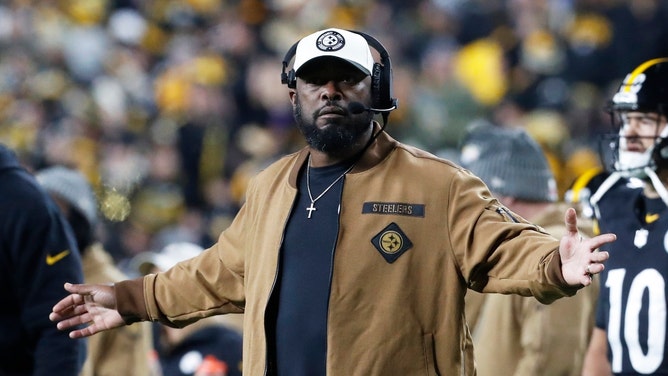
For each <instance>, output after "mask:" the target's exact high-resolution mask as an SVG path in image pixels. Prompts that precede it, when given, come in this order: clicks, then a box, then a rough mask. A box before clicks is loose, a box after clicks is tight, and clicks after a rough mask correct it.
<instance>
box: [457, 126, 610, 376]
mask: <svg viewBox="0 0 668 376" xmlns="http://www.w3.org/2000/svg"><path fill="white" fill-rule="evenodd" d="M461 163H462V166H464V167H466V168H468V169H470V170H471V171H472V172H473V173H474V174H476V175H477V176H479V177H480V178H481V179H482V180H483V181H484V182H486V183H487V185H488V187H489V188H490V190H491V192H492V194H494V196H495V197H496V198H498V199H499V201H500V202H501V203H502V204H504V205H505V206H506V207H508V208H509V209H510V210H512V211H513V212H515V213H517V214H519V215H521V216H522V217H524V218H526V219H528V220H530V221H531V222H533V223H535V224H536V225H538V226H541V227H542V228H543V229H545V231H547V232H548V233H550V234H552V235H554V236H555V237H561V236H563V235H564V234H565V232H566V229H565V227H564V224H563V220H562V213H563V211H564V205H563V204H559V203H557V202H556V201H557V193H556V182H555V179H554V176H553V174H552V171H551V170H550V166H549V164H548V162H547V159H546V158H545V156H544V155H543V152H542V150H541V148H540V146H539V145H538V143H536V142H535V141H534V140H533V139H531V137H530V136H529V135H528V134H527V133H526V132H524V131H523V130H522V129H520V128H516V129H508V128H500V127H497V126H494V125H492V124H490V123H486V122H483V123H480V124H476V125H475V126H473V127H472V128H471V129H470V130H469V132H468V134H467V136H466V137H465V139H464V141H463V143H462V149H461ZM582 223H587V222H583V221H580V224H582ZM580 230H581V231H582V233H585V234H587V235H591V229H583V228H582V227H581V228H580ZM594 282H595V283H593V286H592V287H590V288H588V289H586V290H582V291H579V292H578V293H577V294H576V295H575V296H574V297H571V298H567V299H560V300H558V301H556V302H554V303H552V304H550V305H543V304H541V303H540V302H538V301H536V300H535V299H530V298H526V297H521V296H517V295H500V294H485V295H482V294H478V293H475V292H471V293H469V294H467V297H466V303H467V307H466V310H467V317H469V316H473V317H472V320H475V326H474V327H473V329H472V330H473V344H474V349H475V354H476V365H477V367H478V374H479V375H480V376H513V375H514V376H520V375H524V376H533V375H562V376H576V375H577V376H579V375H580V372H581V369H582V361H583V358H584V353H585V351H586V349H587V344H588V341H589V336H590V333H591V329H592V327H593V324H594V308H595V306H596V298H597V293H598V280H595V281H594ZM483 297H484V298H483ZM476 312H477V314H476Z"/></svg>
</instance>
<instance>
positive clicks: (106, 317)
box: [49, 283, 126, 338]
mask: <svg viewBox="0 0 668 376" xmlns="http://www.w3.org/2000/svg"><path fill="white" fill-rule="evenodd" d="M65 290H67V291H68V292H69V293H70V295H68V296H66V297H65V298H63V299H62V300H60V301H59V302H58V303H56V305H54V306H53V309H52V312H51V314H50V315H49V319H50V320H51V321H54V322H57V324H56V326H57V327H58V329H60V330H67V329H70V328H73V327H77V326H79V325H85V327H84V328H80V329H74V330H72V331H71V332H70V338H81V337H88V336H91V335H93V334H95V333H99V332H101V331H104V330H109V329H113V328H118V327H120V326H123V325H126V323H125V321H123V318H122V317H121V315H120V313H118V311H117V310H116V296H115V294H114V286H109V285H87V284H80V285H73V284H71V283H66V284H65Z"/></svg>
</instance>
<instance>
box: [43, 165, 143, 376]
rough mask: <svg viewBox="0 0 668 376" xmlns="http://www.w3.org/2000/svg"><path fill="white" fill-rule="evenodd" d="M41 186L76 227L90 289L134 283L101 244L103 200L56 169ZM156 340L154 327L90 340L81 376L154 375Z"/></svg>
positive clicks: (77, 177) (75, 175) (81, 179)
mask: <svg viewBox="0 0 668 376" xmlns="http://www.w3.org/2000/svg"><path fill="white" fill-rule="evenodd" d="M36 178H37V181H38V182H39V183H40V184H41V185H42V187H44V188H45V189H46V191H47V192H48V193H49V194H50V195H51V197H52V198H53V199H54V201H55V202H56V204H58V207H59V208H60V210H61V212H62V213H63V214H64V216H65V217H66V218H67V221H68V222H69V223H70V226H71V227H72V230H73V231H74V235H75V238H76V241H77V244H78V246H79V249H80V250H81V254H82V263H83V273H84V282H85V283H94V284H108V283H113V282H118V281H122V280H124V279H127V278H128V277H127V276H126V275H125V274H124V273H123V272H122V271H121V270H120V269H118V268H117V267H116V265H115V264H114V260H113V259H112V257H111V255H109V253H107V251H105V250H104V248H103V247H102V244H101V243H100V242H98V241H97V240H96V237H95V226H96V225H97V222H98V211H97V199H96V197H95V194H94V192H93V189H92V187H91V186H90V184H89V183H88V181H87V180H86V177H85V176H84V175H83V174H81V173H80V172H79V171H77V170H75V169H72V168H68V167H64V166H53V167H49V168H45V169H43V170H40V171H38V172H37V174H36ZM152 351H153V336H152V330H151V326H150V324H148V323H142V324H141V325H135V326H126V327H123V328H118V329H114V330H110V331H108V332H105V333H103V335H100V336H95V337H93V338H90V339H89V340H88V353H87V357H86V362H85V363H84V368H83V370H82V371H81V374H80V376H105V375H108V376H115V375H152V374H155V373H154V372H153V368H152V367H151V362H150V356H151V353H152Z"/></svg>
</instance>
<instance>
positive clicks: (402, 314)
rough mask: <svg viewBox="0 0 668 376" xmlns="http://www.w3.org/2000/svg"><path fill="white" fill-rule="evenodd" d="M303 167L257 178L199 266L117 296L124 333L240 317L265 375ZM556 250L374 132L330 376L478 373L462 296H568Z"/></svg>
mask: <svg viewBox="0 0 668 376" xmlns="http://www.w3.org/2000/svg"><path fill="white" fill-rule="evenodd" d="M376 126H377V125H376ZM307 156H308V150H307V149H303V150H301V151H299V152H296V153H294V154H291V155H288V156H285V157H283V158H281V159H280V160H278V161H277V162H275V163H274V164H272V165H271V166H269V167H267V168H266V169H265V170H264V171H262V172H261V173H259V174H258V175H257V176H256V177H255V178H254V179H253V180H252V181H251V182H250V184H249V188H248V191H247V196H246V201H245V204H244V205H243V207H242V208H241V209H240V211H239V213H238V215H237V216H236V218H235V219H234V221H233V223H232V224H231V225H230V227H229V228H228V229H226V230H225V231H224V232H223V233H222V234H221V235H220V237H219V239H218V242H217V243H216V244H215V245H214V246H212V247H211V248H209V249H207V250H206V251H204V252H203V253H202V254H201V255H200V256H199V257H196V258H194V259H191V260H188V261H186V262H183V263H180V264H178V265H176V266H175V267H174V268H172V269H170V270H168V271H167V272H165V273H159V274H157V275H148V276H146V277H144V278H143V280H141V279H138V280H133V281H126V282H121V283H118V284H116V296H117V300H118V310H119V312H120V313H121V314H122V315H123V317H124V319H125V320H126V322H128V323H129V322H133V321H136V320H140V319H142V320H147V319H148V320H159V321H161V322H165V323H169V324H170V325H177V326H181V325H187V324H188V323H190V322H192V321H195V320H197V319H199V318H201V317H205V316H208V315H213V314H221V313H228V312H245V318H244V351H243V356H244V359H243V367H244V370H243V371H244V372H243V373H244V374H245V375H263V374H266V373H267V371H266V370H267V365H266V360H267V351H268V349H267V337H266V330H265V328H266V326H268V325H272V323H271V322H270V320H266V308H267V305H268V301H269V298H270V296H271V294H272V290H273V289H274V288H275V287H274V282H275V281H276V279H277V273H279V270H278V268H277V265H278V260H279V250H280V249H281V242H282V237H283V231H284V227H285V224H286V222H287V220H288V217H289V216H290V213H291V210H292V206H293V203H294V201H295V197H296V194H297V189H296V182H297V177H298V174H299V172H300V170H301V169H302V168H303V166H304V163H305V161H306V159H307ZM304 215H306V213H304ZM558 246H559V242H558V241H557V240H556V239H555V238H553V237H552V236H550V235H548V234H546V233H545V232H543V231H542V230H541V229H539V228H537V227H536V226H534V225H532V224H529V223H528V222H526V221H525V220H523V219H522V218H520V217H519V216H518V215H516V214H514V213H512V212H510V211H509V210H507V209H505V208H504V207H503V206H501V205H500V204H499V202H498V201H497V200H495V199H494V198H492V196H491V195H490V193H489V191H488V189H487V188H486V186H485V185H484V183H482V181H481V180H480V179H478V178H477V177H475V176H473V175H472V174H470V173H469V172H467V171H466V170H463V169H462V168H460V167H458V166H456V165H455V164H453V163H451V162H448V161H446V160H443V159H439V158H437V157H435V156H433V155H431V154H428V153H426V152H424V151H421V150H419V149H416V148H413V147H410V146H406V145H403V144H401V143H399V142H397V141H395V140H393V139H392V138H391V137H390V136H388V135H387V134H386V133H381V134H380V136H379V137H378V138H377V139H376V140H375V141H374V142H373V144H372V145H371V146H370V147H369V148H368V149H367V150H366V152H365V153H364V155H363V156H362V158H361V159H360V160H359V161H358V163H357V164H356V166H355V168H354V169H353V170H352V171H351V173H349V174H348V175H346V177H345V183H344V188H343V192H342V197H341V207H340V226H339V235H338V240H337V245H336V249H335V251H334V255H333V257H334V259H333V270H332V271H331V277H330V286H331V287H330V296H329V312H328V328H327V333H328V334H327V336H328V338H327V374H328V375H332V376H333V375H345V376H351V375H364V376H368V375H436V374H439V375H474V374H475V370H474V366H473V359H472V357H471V353H470V334H469V333H468V330H467V328H466V321H465V317H464V295H465V294H466V291H467V288H472V289H475V290H478V291H484V292H502V293H517V294H522V295H527V296H528V295H533V296H535V297H536V298H537V299H538V300H539V301H541V302H544V303H549V302H552V301H553V300H555V299H557V298H559V297H562V296H566V295H573V294H574V293H575V292H576V290H577V289H576V288H573V287H569V286H567V284H566V283H565V281H564V280H563V277H562V275H561V265H560V258H559V255H558V253H557V249H558ZM580 287H581V286H580Z"/></svg>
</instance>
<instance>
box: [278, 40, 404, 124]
mask: <svg viewBox="0 0 668 376" xmlns="http://www.w3.org/2000/svg"><path fill="white" fill-rule="evenodd" d="M348 31H350V32H351V33H355V34H359V35H361V36H362V37H364V39H365V40H366V42H367V43H368V44H369V46H371V47H373V49H375V50H376V51H378V53H379V55H380V63H373V72H371V98H372V99H371V107H372V110H373V109H379V110H384V111H375V112H383V115H385V116H386V115H387V113H388V112H389V111H391V110H393V109H395V108H397V104H398V101H397V99H396V98H393V97H392V64H391V62H390V54H389V53H388V52H387V50H386V49H385V47H383V45H382V44H381V43H380V42H379V41H378V40H377V39H376V38H374V37H372V36H371V35H368V34H365V33H362V32H360V31H354V30H348ZM298 44H299V42H297V43H295V44H293V45H292V47H290V49H289V50H288V52H287V53H286V54H285V57H284V58H283V71H282V73H281V83H283V84H285V85H288V87H289V88H291V89H294V88H295V87H296V86H297V76H296V74H295V70H294V69H290V71H288V72H286V71H285V70H286V69H287V68H288V64H290V61H291V60H292V59H293V58H294V57H295V53H296V52H297V45H298Z"/></svg>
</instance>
